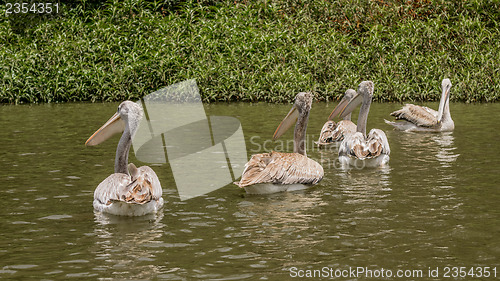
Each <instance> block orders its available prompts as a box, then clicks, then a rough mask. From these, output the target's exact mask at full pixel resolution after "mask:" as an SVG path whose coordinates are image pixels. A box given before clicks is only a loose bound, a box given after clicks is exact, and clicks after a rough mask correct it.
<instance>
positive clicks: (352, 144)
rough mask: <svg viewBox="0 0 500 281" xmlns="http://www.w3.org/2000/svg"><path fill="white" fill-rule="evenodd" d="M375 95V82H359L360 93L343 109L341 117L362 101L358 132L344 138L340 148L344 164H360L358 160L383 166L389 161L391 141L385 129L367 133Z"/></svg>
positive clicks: (341, 159)
mask: <svg viewBox="0 0 500 281" xmlns="http://www.w3.org/2000/svg"><path fill="white" fill-rule="evenodd" d="M372 96H373V82H372V81H363V82H361V84H359V87H358V93H357V95H356V96H354V97H353V98H352V99H351V101H350V102H349V103H348V104H347V105H346V106H345V107H344V108H343V109H342V111H341V112H340V117H341V118H342V117H343V116H344V115H346V114H349V113H350V112H352V111H353V110H354V108H356V107H357V106H358V105H359V104H360V103H362V104H361V109H360V111H359V116H358V124H357V126H356V132H355V133H353V134H351V135H348V136H346V137H345V138H344V140H343V141H342V143H341V144H340V148H339V160H340V163H342V165H351V166H358V167H359V166H360V165H359V163H357V161H362V162H361V163H362V165H363V166H366V167H378V166H383V165H385V164H387V162H389V154H390V153H391V149H390V148H389V142H388V141H387V136H386V135H385V133H384V131H382V130H380V129H371V130H370V133H368V135H366V122H367V120H368V113H369V111H370V104H371V102H372Z"/></svg>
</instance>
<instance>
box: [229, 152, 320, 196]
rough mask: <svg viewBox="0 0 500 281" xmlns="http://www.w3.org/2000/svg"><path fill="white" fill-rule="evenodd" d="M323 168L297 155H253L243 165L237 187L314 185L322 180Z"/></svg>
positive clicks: (278, 153) (273, 153) (276, 153)
mask: <svg viewBox="0 0 500 281" xmlns="http://www.w3.org/2000/svg"><path fill="white" fill-rule="evenodd" d="M323 174H324V172H323V167H321V165H320V164H318V163H317V162H316V161H314V160H312V159H309V158H307V157H306V156H304V155H302V154H298V153H280V152H275V151H272V152H271V153H262V154H255V155H253V156H252V158H251V159H250V161H248V163H247V164H246V165H245V170H244V171H243V174H242V176H241V180H240V182H237V183H235V184H237V185H238V186H239V187H245V186H249V185H253V184H258V183H275V184H295V183H301V184H316V183H318V182H319V181H320V180H321V179H322V178H323Z"/></svg>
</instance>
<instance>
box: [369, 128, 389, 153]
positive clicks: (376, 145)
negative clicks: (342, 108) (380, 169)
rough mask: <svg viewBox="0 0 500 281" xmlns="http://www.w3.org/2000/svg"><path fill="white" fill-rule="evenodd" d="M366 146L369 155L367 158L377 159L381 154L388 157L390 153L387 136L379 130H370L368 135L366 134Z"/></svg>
mask: <svg viewBox="0 0 500 281" xmlns="http://www.w3.org/2000/svg"><path fill="white" fill-rule="evenodd" d="M366 146H367V147H366V148H367V150H368V155H369V157H368V158H372V157H377V156H380V155H381V154H387V155H389V154H390V153H391V149H390V147H389V141H387V136H386V135H385V133H384V131H382V130H380V129H371V131H370V133H368V137H367V140H366Z"/></svg>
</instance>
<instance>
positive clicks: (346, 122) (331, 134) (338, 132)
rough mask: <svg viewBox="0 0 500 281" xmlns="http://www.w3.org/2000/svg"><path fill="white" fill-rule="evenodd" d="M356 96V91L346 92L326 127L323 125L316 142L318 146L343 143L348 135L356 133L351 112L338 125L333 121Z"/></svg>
mask: <svg viewBox="0 0 500 281" xmlns="http://www.w3.org/2000/svg"><path fill="white" fill-rule="evenodd" d="M355 95H356V91H354V90H353V89H349V90H347V91H346V92H345V94H344V97H343V98H342V100H341V101H340V102H339V104H338V105H337V106H336V107H335V108H334V109H333V111H332V113H331V114H330V116H329V117H328V121H326V123H325V125H323V128H322V129H321V133H320V135H319V139H318V141H316V142H315V143H316V144H317V145H318V146H320V147H321V146H327V145H330V144H333V143H335V142H338V141H342V140H343V139H344V137H345V136H346V135H348V134H352V133H354V132H356V124H354V123H353V122H352V121H351V113H350V112H349V114H347V115H346V116H344V118H343V120H341V121H339V122H338V123H335V122H334V121H333V118H335V117H336V116H337V115H339V113H340V111H341V110H342V109H343V108H344V107H345V106H346V104H347V103H349V101H351V99H352V98H353V97H354V96H355Z"/></svg>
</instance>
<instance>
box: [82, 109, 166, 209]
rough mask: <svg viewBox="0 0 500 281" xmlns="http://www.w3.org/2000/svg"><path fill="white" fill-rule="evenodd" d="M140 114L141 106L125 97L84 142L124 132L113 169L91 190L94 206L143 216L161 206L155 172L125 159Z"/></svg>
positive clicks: (161, 201)
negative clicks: (106, 119) (111, 172)
mask: <svg viewBox="0 0 500 281" xmlns="http://www.w3.org/2000/svg"><path fill="white" fill-rule="evenodd" d="M141 118H142V108H141V107H140V106H139V105H138V104H137V103H134V102H131V101H124V102H122V103H121V104H120V106H118V111H117V112H116V113H115V114H114V115H113V116H112V117H111V118H110V119H109V120H108V121H107V122H106V123H105V124H104V125H103V126H102V127H101V128H99V130H97V131H96V132H95V133H94V134H93V135H92V136H91V137H90V138H89V139H88V140H87V142H85V145H88V146H93V145H98V144H100V143H102V142H104V141H105V140H107V139H108V138H110V137H111V136H112V135H114V134H116V133H119V132H123V134H122V137H121V138H120V142H119V143H118V146H117V148H116V157H115V173H114V174H112V175H110V176H108V177H107V178H106V179H105V180H103V181H102V182H101V183H100V184H99V185H98V186H97V188H96V190H95V192H94V209H95V210H96V211H99V212H104V213H109V214H113V215H124V216H142V215H146V214H149V213H154V212H156V211H158V210H159V209H160V208H161V207H162V206H163V198H162V197H161V196H162V188H161V185H160V180H158V177H157V176H156V173H155V172H154V171H153V169H151V168H150V167H148V166H142V167H139V168H137V167H136V166H135V165H134V164H132V163H130V164H128V165H127V163H128V153H129V150H130V145H131V144H132V138H133V137H134V135H135V132H136V131H137V128H138V126H139V121H140V120H141Z"/></svg>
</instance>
